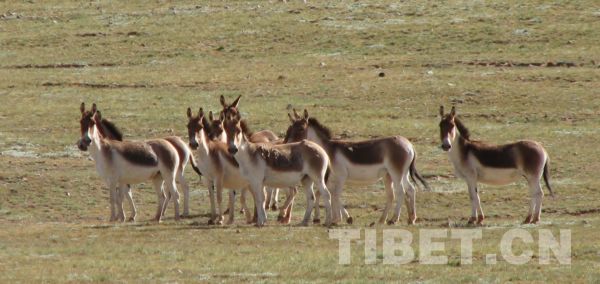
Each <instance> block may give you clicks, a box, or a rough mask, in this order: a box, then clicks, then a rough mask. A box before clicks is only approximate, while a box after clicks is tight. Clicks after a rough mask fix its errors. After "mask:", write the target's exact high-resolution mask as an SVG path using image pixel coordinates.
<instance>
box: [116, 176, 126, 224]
mask: <svg viewBox="0 0 600 284" xmlns="http://www.w3.org/2000/svg"><path fill="white" fill-rule="evenodd" d="M124 194H125V192H124V191H121V185H117V189H116V199H117V202H116V208H117V220H116V221H119V222H125V209H123V200H124V199H125V197H124Z"/></svg>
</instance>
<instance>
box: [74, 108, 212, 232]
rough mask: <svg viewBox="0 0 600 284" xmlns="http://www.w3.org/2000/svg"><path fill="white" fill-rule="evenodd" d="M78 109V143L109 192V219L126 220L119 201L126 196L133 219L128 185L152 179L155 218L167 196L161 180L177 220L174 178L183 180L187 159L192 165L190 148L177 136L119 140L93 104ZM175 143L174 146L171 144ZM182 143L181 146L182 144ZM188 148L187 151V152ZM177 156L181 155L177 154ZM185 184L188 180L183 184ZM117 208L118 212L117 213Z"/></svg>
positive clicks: (118, 133) (116, 130)
mask: <svg viewBox="0 0 600 284" xmlns="http://www.w3.org/2000/svg"><path fill="white" fill-rule="evenodd" d="M80 111H81V120H80V126H81V139H80V140H79V141H78V143H77V145H78V147H79V149H80V150H82V151H88V150H89V151H90V155H91V156H92V159H93V160H94V161H95V163H96V170H97V172H98V174H99V175H100V177H101V178H102V179H103V180H104V181H105V182H106V184H107V186H108V189H109V193H110V207H111V217H110V220H111V221H115V220H121V221H124V220H125V214H124V211H123V206H122V201H123V198H126V199H127V200H128V201H129V203H130V205H131V208H132V216H131V217H130V218H129V220H130V221H133V220H134V219H135V215H136V208H135V205H134V203H133V199H132V196H131V189H130V187H129V184H135V183H140V182H144V181H146V180H149V179H151V180H152V181H153V182H154V188H155V191H156V194H157V196H158V208H157V211H156V215H155V219H156V220H158V221H160V219H161V217H162V214H163V212H164V210H165V208H166V205H167V204H166V203H167V201H168V199H166V198H165V195H164V192H163V190H162V185H163V182H166V183H167V189H168V194H169V197H173V198H174V203H175V219H176V220H178V219H179V193H178V192H177V187H176V185H175V181H176V180H179V181H180V182H182V181H183V182H185V179H183V170H184V167H185V164H186V163H187V161H188V160H191V161H192V166H193V167H194V169H195V170H196V172H197V173H198V174H200V173H199V172H198V171H197V167H196V166H195V165H194V160H193V157H192V156H191V151H190V150H189V148H188V147H187V146H186V145H185V143H184V142H183V141H182V140H181V139H179V138H177V137H167V138H165V139H153V140H146V141H119V140H121V139H122V137H121V134H120V131H118V129H117V128H116V126H114V125H111V126H110V127H106V125H107V124H106V123H103V122H102V121H103V119H102V115H101V113H100V111H98V110H97V108H96V104H93V106H92V109H91V110H89V111H87V110H85V104H84V103H82V104H81V106H80ZM174 145H177V146H174ZM182 146H183V147H182ZM186 149H187V151H186ZM180 155H183V156H182V157H180ZM185 184H186V185H187V183H185ZM117 210H118V212H117Z"/></svg>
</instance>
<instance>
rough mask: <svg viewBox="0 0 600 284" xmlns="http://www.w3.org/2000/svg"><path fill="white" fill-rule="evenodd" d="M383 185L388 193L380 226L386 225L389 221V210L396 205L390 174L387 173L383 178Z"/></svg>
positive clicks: (380, 218)
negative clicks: (386, 221)
mask: <svg viewBox="0 0 600 284" xmlns="http://www.w3.org/2000/svg"><path fill="white" fill-rule="evenodd" d="M383 185H384V187H385V193H386V197H387V198H386V203H385V208H383V213H381V217H379V224H384V223H385V220H386V219H387V215H388V210H389V209H390V208H391V207H392V204H393V203H394V199H395V198H394V190H393V189H392V177H391V176H390V174H389V173H386V174H385V175H384V176H383Z"/></svg>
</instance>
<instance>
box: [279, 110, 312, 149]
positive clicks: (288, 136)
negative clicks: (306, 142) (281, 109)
mask: <svg viewBox="0 0 600 284" xmlns="http://www.w3.org/2000/svg"><path fill="white" fill-rule="evenodd" d="M293 111H294V115H293V116H292V114H290V113H288V117H289V119H290V122H291V123H292V124H291V125H290V126H289V127H288V129H287V131H286V133H285V138H284V140H283V142H284V143H290V142H298V141H301V140H303V139H306V137H307V136H308V111H307V110H306V109H305V110H304V116H300V115H298V112H296V109H294V110H293Z"/></svg>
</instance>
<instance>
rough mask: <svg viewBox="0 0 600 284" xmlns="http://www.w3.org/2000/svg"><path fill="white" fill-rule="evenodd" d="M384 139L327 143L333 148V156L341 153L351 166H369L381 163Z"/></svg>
mask: <svg viewBox="0 0 600 284" xmlns="http://www.w3.org/2000/svg"><path fill="white" fill-rule="evenodd" d="M384 139H385V138H384ZM384 139H374V140H365V141H358V142H350V141H341V140H338V141H336V140H332V141H330V142H329V143H330V144H331V145H332V146H333V155H336V154H338V153H341V154H343V155H344V157H346V158H347V159H348V160H350V162H352V163H353V164H361V165H371V164H379V163H382V162H383V156H384V147H385V142H386V141H385V140H384Z"/></svg>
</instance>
